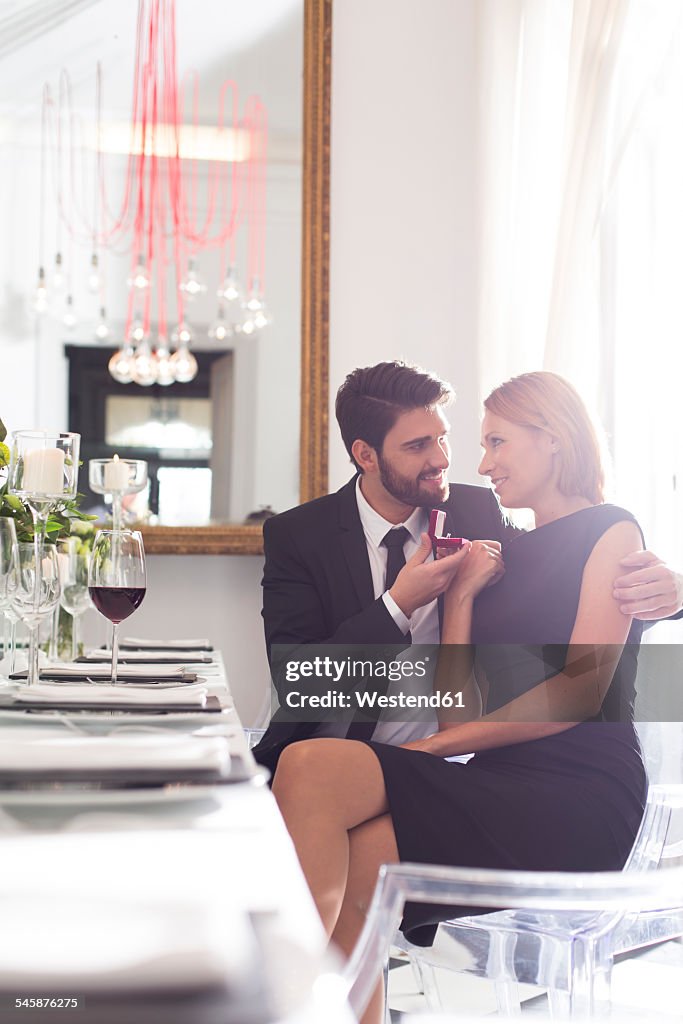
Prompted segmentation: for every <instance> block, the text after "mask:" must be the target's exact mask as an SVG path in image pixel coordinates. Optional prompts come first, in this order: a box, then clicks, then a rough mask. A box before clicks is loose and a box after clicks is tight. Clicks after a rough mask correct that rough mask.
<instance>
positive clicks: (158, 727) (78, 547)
mask: <svg viewBox="0 0 683 1024" xmlns="http://www.w3.org/2000/svg"><path fill="white" fill-rule="evenodd" d="M79 443H80V438H79V437H78V435H73V434H72V435H61V434H59V435H57V434H50V433H48V432H45V431H18V432H15V434H13V435H12V444H11V450H10V468H9V475H8V491H9V492H10V493H11V494H13V495H15V496H16V499H17V501H18V502H21V507H22V508H23V509H29V510H30V515H31V519H30V522H32V524H33V531H32V537H31V539H30V540H22V541H19V539H18V536H17V530H16V527H15V523H14V521H13V520H11V519H7V518H5V519H3V520H2V521H1V522H2V532H1V534H0V540H1V541H2V549H1V552H0V553H1V555H2V558H1V560H0V584H1V586H0V602H1V603H2V608H1V610H7V609H8V608H11V609H12V610H13V611H14V613H15V614H16V616H17V620H18V621H21V622H23V624H24V625H25V627H26V628H27V630H28V632H29V652H28V658H27V663H26V667H25V668H24V667H21V665H17V663H16V662H17V659H16V653H13V654H12V656H11V658H10V665H9V668H10V671H9V672H8V673H7V676H6V679H5V681H4V684H3V685H2V686H1V687H0V805H3V804H11V803H14V804H17V803H19V804H22V803H26V802H28V803H31V802H35V801H36V800H37V801H39V802H40V801H42V802H44V803H46V804H49V803H50V802H51V801H52V802H56V803H59V804H62V805H63V804H64V803H65V802H66V804H67V805H70V804H71V803H76V804H77V803H79V801H86V802H91V801H93V800H97V799H99V798H100V797H101V798H102V799H103V800H104V801H105V803H107V802H110V801H111V799H112V798H113V799H115V800H119V799H121V800H123V801H124V802H126V801H127V800H129V799H139V798H140V796H139V794H142V795H143V797H142V798H143V799H149V798H150V795H151V797H152V798H157V797H158V798H159V799H167V794H169V793H178V792H182V793H187V795H188V796H189V797H191V796H192V794H199V793H200V792H201V791H206V789H207V787H211V786H216V785H219V784H222V783H226V782H231V783H232V782H236V781H243V780H247V779H250V778H253V777H254V776H255V774H256V773H255V771H254V769H253V766H252V765H251V764H250V761H249V757H248V755H247V754H246V747H245V744H244V742H243V739H242V735H241V730H240V729H239V728H237V727H236V726H235V725H230V726H228V724H227V723H226V722H225V719H221V717H220V716H221V712H222V711H224V710H225V709H227V708H231V707H232V702H231V699H230V697H229V693H228V691H227V687H226V685H225V680H224V676H223V668H222V661H221V659H220V655H217V654H216V653H214V650H213V645H212V644H211V643H210V642H209V640H208V639H206V638H201V637H200V638H187V639H184V640H182V639H178V638H175V639H172V640H162V639H154V640H149V639H146V638H143V637H126V638H125V639H124V642H123V644H121V645H119V627H120V624H121V623H122V622H123V621H125V620H127V619H128V618H129V617H130V616H131V615H133V614H134V612H135V611H136V610H137V609H138V608H139V607H140V605H141V604H142V602H143V600H144V599H145V597H146V595H147V566H146V558H145V550H144V543H143V538H142V535H141V533H140V532H139V531H137V530H133V529H126V528H124V527H123V526H122V525H121V518H120V514H119V516H118V517H116V518H117V519H118V522H117V524H116V527H115V528H114V529H98V530H97V532H96V533H95V535H94V539H93V541H92V546H91V547H90V546H89V545H88V546H85V545H83V544H82V543H80V542H79V540H78V537H77V536H75V535H72V536H70V537H68V538H66V540H63V541H60V542H59V543H58V544H55V543H51V542H50V536H49V534H50V529H49V527H50V524H51V522H52V519H51V517H54V515H55V512H56V510H59V509H63V508H64V507H65V506H64V503H65V502H69V501H70V502H72V503H73V504H72V508H73V507H75V505H76V503H77V502H76V489H77V475H78V474H77V472H76V471H75V467H77V466H78V454H79ZM112 466H113V468H111V467H112ZM134 471H135V474H136V481H137V480H138V478H140V479H142V478H143V477H144V478H145V479H146V477H145V474H144V473H142V474H141V472H140V470H139V468H138V467H134ZM128 472H133V470H129V468H128V466H127V464H126V462H125V461H123V460H116V461H115V462H114V460H109V465H108V464H107V460H98V465H97V467H96V476H97V480H98V481H99V485H100V486H101V488H102V489H106V488H107V487H110V486H113V485H116V487H117V488H118V489H119V491H120V492H122V493H125V492H126V489H127V486H128V485H127V478H126V479H124V477H125V476H126V474H127V473H128ZM114 474H115V478H114ZM92 475H93V470H92V468H91V476H92ZM135 486H136V487H137V483H135ZM119 513H120V509H119ZM60 605H61V607H63V608H64V609H65V610H66V611H67V612H68V613H69V615H70V616H71V617H72V623H73V624H72V634H71V644H70V651H69V653H70V655H71V658H70V660H68V661H63V660H61V659H60V658H59V657H58V655H59V653H60V652H59V650H58V645H57V644H56V643H54V637H53V641H51V643H50V645H49V650H48V656H47V658H46V659H45V658H44V657H43V655H42V652H40V651H39V648H38V636H39V632H40V629H41V626H43V625H44V624H46V623H52V632H53V634H54V630H55V623H56V621H57V619H58V613H59V608H60ZM88 607H94V608H95V609H96V610H97V611H98V612H99V614H100V615H101V616H103V617H104V618H105V619H107V620H108V621H109V622H110V623H111V641H110V644H109V645H108V646H107V647H100V648H95V649H90V650H85V651H82V652H81V650H80V647H79V643H78V641H77V632H76V625H77V622H78V619H79V617H80V616H81V615H82V614H83V612H84V611H86V610H87V608H88ZM120 646H121V655H119V649H120ZM209 676H210V677H211V679H209V678H208V677H209ZM212 720H213V721H214V722H216V723H217V726H216V727H213V728H207V727H202V723H208V722H211V721H212ZM22 723H23V724H22ZM18 725H21V727H20V728H19V727H18ZM167 726H171V728H170V729H169V728H167ZM173 726H180V727H181V731H178V730H177V729H175V730H174V729H173ZM245 755H246V756H245ZM117 794H118V795H117ZM136 794H138V796H136Z"/></svg>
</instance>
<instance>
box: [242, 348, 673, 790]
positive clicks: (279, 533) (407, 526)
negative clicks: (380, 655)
mask: <svg viewBox="0 0 683 1024" xmlns="http://www.w3.org/2000/svg"><path fill="white" fill-rule="evenodd" d="M452 397H453V393H452V389H451V387H450V385H449V384H447V383H446V382H445V381H442V380H439V378H437V377H435V376H433V375H432V374H428V373H425V372H424V371H422V370H420V369H419V368H417V367H414V366H410V365H406V364H404V363H402V362H397V361H394V362H385V363H378V364H377V365H376V366H371V367H365V368H362V369H356V370H354V371H353V372H352V373H351V374H349V376H348V377H347V378H346V380H345V381H344V383H343V384H342V386H341V387H340V389H339V391H338V393H337V401H336V415H337V421H338V423H339V427H340V430H341V434H342V438H343V441H344V444H345V446H346V449H347V451H348V453H349V455H350V457H351V460H352V462H353V464H354V466H355V468H356V471H357V473H356V475H355V476H354V478H353V479H352V480H350V481H349V482H348V483H347V484H345V485H344V486H343V487H342V488H341V489H340V490H339V491H337V492H336V493H335V494H328V495H325V496H324V497H322V498H317V499H315V500H314V501H310V502H307V503H306V504H305V505H301V506H299V507H297V508H294V509H290V510H289V511H288V512H284V513H282V514H281V515H279V516H274V517H273V518H271V519H269V520H267V521H266V522H265V523H264V530H263V536H264V548H265V556H266V557H265V567H264V575H263V618H264V626H265V635H266V645H267V649H268V658H269V661H271V664H272V654H273V645H278V644H282V645H300V644H317V645H333V644H344V645H346V644H354V645H363V644H397V645H400V644H403V645H405V644H406V643H410V642H412V643H420V644H435V643H438V642H439V598H440V596H441V595H442V594H443V593H444V591H445V590H446V589H447V587H448V584H449V582H450V580H451V578H452V576H453V575H454V573H455V572H457V569H458V565H459V563H460V561H461V558H462V557H463V556H462V555H458V554H456V555H452V556H450V557H449V558H446V559H441V560H439V561H434V560H433V558H432V551H431V544H430V543H429V542H428V540H426V539H425V537H424V534H425V531H426V530H427V527H428V520H429V511H430V510H431V509H432V508H441V509H443V511H444V512H445V513H446V529H445V531H444V532H445V533H446V534H447V533H450V534H451V535H452V536H462V537H466V538H468V539H469V540H486V541H490V542H491V556H492V557H493V558H495V557H497V552H498V551H499V550H500V547H501V546H504V544H505V542H506V541H507V540H510V539H511V538H512V537H513V536H514V535H515V534H516V532H517V531H516V529H515V528H514V527H512V526H511V525H510V524H508V523H507V522H506V521H505V518H504V516H503V515H502V513H501V510H500V507H499V505H498V502H497V501H496V498H495V496H494V494H493V492H492V491H491V490H489V489H488V488H486V487H478V486H471V485H467V484H449V482H448V478H447V472H448V468H449V465H450V442H449V424H448V420H447V418H446V414H445V411H444V410H445V408H446V406H447V405H448V403H449V402H450V401H451V399H452ZM463 554H464V553H463ZM403 563H404V564H403ZM624 568H625V575H624V576H623V577H620V579H619V580H617V581H615V587H617V586H618V589H615V597H616V598H617V600H620V601H623V602H624V603H623V604H622V606H621V607H622V611H624V612H625V613H626V614H637V615H638V616H639V617H640V618H651V619H655V618H665V617H666V616H668V615H672V614H674V613H676V612H678V611H679V609H680V607H681V605H682V604H683V577H681V576H679V575H677V574H676V573H673V572H672V571H671V570H669V569H667V567H666V566H664V565H663V564H662V563H661V562H660V561H659V559H658V558H657V557H656V556H655V555H653V554H652V553H650V552H642V553H641V554H640V555H639V556H637V558H633V557H632V558H631V559H630V560H629V565H628V566H625V567H624ZM354 727H355V725H354V723H352V725H351V727H350V732H349V734H350V735H356V736H358V735H359V734H358V733H357V732H355V733H354V732H353V730H354ZM382 728H383V727H382V724H381V723H380V724H379V725H378V726H377V728H376V729H375V732H374V733H372V730H370V733H371V734H372V735H373V736H374V738H375V739H378V740H381V741H385V742H386V741H387V739H389V737H388V736H387V735H386V734H385V733H383V732H382ZM336 734H337V735H338V734H339V733H336ZM315 735H330V730H329V725H328V726H325V725H323V724H321V723H310V722H299V723H291V722H284V721H277V718H276V719H275V720H274V721H273V722H271V725H270V726H269V728H268V730H267V731H266V733H265V735H264V737H263V739H262V740H261V742H260V743H259V744H258V746H257V747H256V748H255V749H254V754H255V756H256V759H257V760H258V761H259V762H260V763H261V764H264V765H265V766H267V767H268V768H269V769H270V770H271V771H273V772H274V770H275V767H276V765H277V759H278V757H279V754H280V752H281V750H282V749H283V748H284V747H285V746H286V745H287V744H288V743H291V742H294V741H295V740H300V739H305V738H307V737H310V736H315ZM367 738H369V736H368V737H367ZM404 738H405V737H401V738H400V740H399V741H400V742H402V741H403V740H404ZM391 739H392V740H393V737H391Z"/></svg>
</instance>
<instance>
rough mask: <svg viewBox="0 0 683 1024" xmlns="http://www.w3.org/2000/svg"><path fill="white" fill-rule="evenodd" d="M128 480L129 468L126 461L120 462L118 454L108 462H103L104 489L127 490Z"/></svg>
mask: <svg viewBox="0 0 683 1024" xmlns="http://www.w3.org/2000/svg"><path fill="white" fill-rule="evenodd" d="M129 481H130V470H129V467H128V463H126V462H122V461H121V459H119V457H118V455H115V456H114V458H113V459H112V460H111V461H110V462H105V464H104V489H105V491H127V490H128V483H129Z"/></svg>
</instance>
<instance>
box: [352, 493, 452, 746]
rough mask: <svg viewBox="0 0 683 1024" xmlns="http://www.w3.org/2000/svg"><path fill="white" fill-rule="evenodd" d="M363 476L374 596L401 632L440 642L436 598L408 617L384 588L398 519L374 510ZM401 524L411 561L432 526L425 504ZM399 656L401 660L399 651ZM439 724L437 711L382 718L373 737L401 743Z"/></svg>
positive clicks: (361, 506)
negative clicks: (390, 537) (388, 539)
mask: <svg viewBox="0 0 683 1024" xmlns="http://www.w3.org/2000/svg"><path fill="white" fill-rule="evenodd" d="M361 479H362V478H361V477H360V476H359V477H358V480H357V481H356V501H357V503H358V513H359V515H360V521H361V525H362V527H363V533H364V534H365V544H366V546H367V550H368V559H369V561H370V571H371V573H372V585H373V588H374V592H375V600H376V599H377V598H378V597H380V596H381V597H382V600H383V601H384V603H385V605H386V606H387V609H388V611H389V613H390V615H391V617H392V618H393V620H394V622H395V623H396V625H397V626H398V627H399V629H400V630H401V632H402V633H407V632H408V630H410V635H411V637H412V641H413V643H414V644H438V643H439V609H438V605H437V602H436V600H434V601H430V603H429V604H426V605H424V606H423V607H422V608H417V609H416V610H415V611H414V612H413V614H412V615H411V617H410V619H408V617H407V616H406V615H404V614H403V612H402V611H401V609H400V608H399V607H398V605H397V604H396V602H395V601H394V599H393V598H392V597H391V595H390V594H389V592H388V591H386V590H385V589H384V582H385V579H386V574H387V557H388V551H387V549H386V547H385V546H384V545H383V544H382V540H383V538H384V537H385V536H386V534H387V532H388V531H389V530H391V529H392V528H395V527H396V523H390V522H388V520H386V519H384V518H383V517H382V516H381V515H380V514H379V513H378V512H375V510H374V508H372V506H371V505H370V504H369V503H368V501H367V500H366V498H365V496H364V495H363V492H362V490H361V486H360V483H361ZM400 525H401V526H404V527H405V529H406V530H407V531H408V533H409V534H410V537H409V538H408V540H407V541H406V542H405V544H404V545H403V553H404V555H405V558H406V561H408V559H409V558H412V556H413V555H414V554H415V552H416V551H417V549H418V548H419V546H420V534H422V533H426V532H427V530H428V528H429V513H428V512H427V510H426V509H424V508H416V509H415V510H414V512H413V513H412V514H411V515H410V516H409V517H408V519H406V521H405V523H401V524H400ZM432 559H433V555H432V553H431V552H430V553H429V555H428V557H427V559H426V561H428V562H431V561H432ZM396 660H400V655H399V657H398V658H397V659H396ZM432 664H433V663H432ZM431 682H432V679H431V674H430V679H429V683H430V686H431ZM401 687H404V688H405V682H404V681H403V682H399V683H390V684H389V687H388V689H387V693H388V694H391V693H394V692H398V690H399V689H400V688H401ZM422 714H423V715H424V714H425V712H422ZM437 727H438V725H437V720H436V714H434V716H433V717H430V719H429V720H426V719H425V720H422V721H418V722H383V721H382V720H381V719H380V721H379V722H378V723H377V725H376V726H375V731H374V733H373V734H372V738H373V740H375V741H377V742H378V743H393V744H395V745H398V744H401V743H407V742H408V741H409V740H415V739H420V738H421V737H423V736H429V735H430V734H431V733H433V732H436V730H437Z"/></svg>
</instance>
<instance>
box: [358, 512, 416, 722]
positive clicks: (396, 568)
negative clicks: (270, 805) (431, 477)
mask: <svg viewBox="0 0 683 1024" xmlns="http://www.w3.org/2000/svg"><path fill="white" fill-rule="evenodd" d="M409 537H410V532H409V531H408V530H406V528H405V526H399V527H398V529H394V530H389V532H388V533H387V534H386V535H385V536H384V537H383V538H382V544H383V545H384V547H385V548H386V549H387V571H386V575H385V577H384V580H385V582H384V589H385V591H386V590H390V589H391V587H393V585H394V583H395V582H396V577H397V576H398V574H399V573H400V571H401V569H402V568H403V566H404V565H405V564H406V556H405V555H404V554H403V545H404V544H405V542H406V541H407V540H408V538H409ZM405 643H406V645H407V644H409V643H411V636H410V633H407V634H406V636H405ZM375 725H376V723H375V722H363V721H360V722H359V721H357V720H354V721H352V722H351V724H350V725H349V731H348V733H347V737H348V739H350V740H369V739H372V734H373V733H374V731H375Z"/></svg>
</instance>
